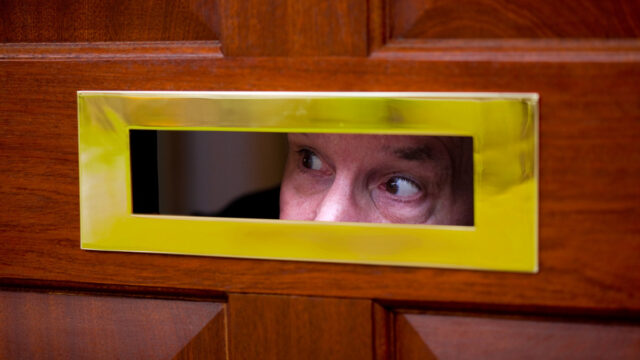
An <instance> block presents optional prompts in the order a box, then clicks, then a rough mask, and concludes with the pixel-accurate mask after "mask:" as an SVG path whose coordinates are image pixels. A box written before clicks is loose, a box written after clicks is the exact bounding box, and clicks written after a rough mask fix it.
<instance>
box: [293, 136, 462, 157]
mask: <svg viewBox="0 0 640 360" xmlns="http://www.w3.org/2000/svg"><path fill="white" fill-rule="evenodd" d="M450 140H451V138H448V137H443V136H426V135H425V136H418V135H371V134H366V135H365V134H314V133H304V134H303V133H300V134H296V133H292V134H289V141H290V142H292V143H294V144H303V145H309V146H313V147H315V148H316V150H320V151H327V152H332V151H336V152H346V153H367V154H369V155H370V154H372V153H376V154H378V153H385V154H388V155H390V156H395V157H430V158H433V157H438V155H441V154H442V152H443V151H449V150H450V149H449V148H451V147H453V144H452V143H451V141H450Z"/></svg>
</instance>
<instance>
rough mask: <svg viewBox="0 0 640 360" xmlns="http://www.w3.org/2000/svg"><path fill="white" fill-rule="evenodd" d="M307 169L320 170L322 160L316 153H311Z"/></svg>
mask: <svg viewBox="0 0 640 360" xmlns="http://www.w3.org/2000/svg"><path fill="white" fill-rule="evenodd" d="M309 169H311V170H320V169H322V160H320V158H319V157H318V156H317V155H316V154H311V155H310V158H309Z"/></svg>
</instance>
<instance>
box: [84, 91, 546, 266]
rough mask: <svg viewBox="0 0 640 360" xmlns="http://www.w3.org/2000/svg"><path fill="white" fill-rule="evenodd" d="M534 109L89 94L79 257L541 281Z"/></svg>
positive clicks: (363, 97) (304, 97)
mask: <svg viewBox="0 0 640 360" xmlns="http://www.w3.org/2000/svg"><path fill="white" fill-rule="evenodd" d="M537 103H538V97H537V95H536V94H489V93H376V92H371V93H368V92H367V93H340V92H332V93H322V92H99V91H80V92H78V121H79V125H78V129H79V130H78V131H79V152H80V156H79V159H80V164H79V165H80V185H81V186H80V207H81V245H82V248H83V249H89V250H110V251H137V252H154V253H171V254H187V255H208V256H223V257H242V258H262V259H279V260H300V261H326V262H349V263H363V264H383V265H400V266H428V267H443V268H463V269H482V270H503V271H520V272H536V271H537V201H538V195H537V194H538V192H537V191H538V190H537V189H538V175H537V121H538V119H537V113H538V112H537Z"/></svg>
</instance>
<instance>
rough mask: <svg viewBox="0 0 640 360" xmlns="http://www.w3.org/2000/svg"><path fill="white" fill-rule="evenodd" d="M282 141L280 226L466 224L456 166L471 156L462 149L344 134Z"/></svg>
mask: <svg viewBox="0 0 640 360" xmlns="http://www.w3.org/2000/svg"><path fill="white" fill-rule="evenodd" d="M288 139H289V151H288V157H287V164H286V166H285V171H284V177H283V181H282V188H281V192H280V219H288V220H317V221H349V222H370V223H402V224H441V225H472V224H473V184H472V176H473V175H472V171H471V169H472V165H471V164H470V163H469V162H470V161H471V160H470V159H467V160H465V161H461V160H460V159H461V158H462V156H463V155H467V156H466V157H467V158H470V157H471V154H470V153H469V154H463V152H471V151H472V150H471V146H470V145H471V142H470V141H467V142H464V141H462V138H452V137H435V136H396V135H352V134H289V136H288ZM466 140H470V139H466ZM465 163H466V165H465ZM461 166H462V167H464V168H465V169H466V170H465V169H462V168H461ZM461 170H462V171H461ZM460 176H465V177H466V178H465V179H463V180H464V181H460V180H461V179H459V177H460Z"/></svg>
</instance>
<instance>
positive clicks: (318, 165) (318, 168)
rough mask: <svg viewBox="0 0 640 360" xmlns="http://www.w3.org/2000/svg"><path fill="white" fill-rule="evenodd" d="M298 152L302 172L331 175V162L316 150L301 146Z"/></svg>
mask: <svg viewBox="0 0 640 360" xmlns="http://www.w3.org/2000/svg"><path fill="white" fill-rule="evenodd" d="M297 153H298V167H299V169H300V170H301V171H302V172H308V173H309V174H312V175H331V174H332V170H331V168H330V166H329V164H327V163H326V161H324V159H322V157H321V156H320V155H318V154H316V152H315V151H313V150H311V149H308V148H301V149H300V150H298V151H297Z"/></svg>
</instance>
